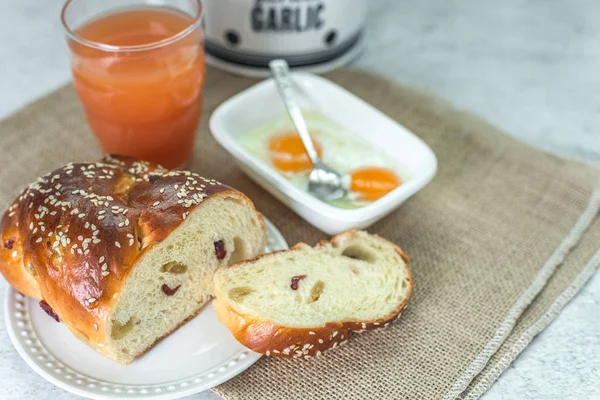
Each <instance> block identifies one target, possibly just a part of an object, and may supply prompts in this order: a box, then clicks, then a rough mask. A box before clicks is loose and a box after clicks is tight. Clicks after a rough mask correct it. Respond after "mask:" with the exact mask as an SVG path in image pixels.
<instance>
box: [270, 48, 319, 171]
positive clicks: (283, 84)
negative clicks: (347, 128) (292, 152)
mask: <svg viewBox="0 0 600 400" xmlns="http://www.w3.org/2000/svg"><path fill="white" fill-rule="evenodd" d="M269 68H271V73H272V74H273V79H275V83H276V84H277V89H278V90H279V95H280V96H281V99H282V100H283V103H284V105H285V108H286V109H287V112H288V114H289V115H290V118H291V119H292V123H293V124H294V126H295V127H296V131H297V132H298V135H300V139H302V143H303V144H304V147H305V148H306V151H307V153H308V156H309V157H310V160H311V161H312V163H313V165H316V164H318V163H320V162H321V159H320V157H319V154H318V153H317V150H316V149H315V145H314V143H313V141H312V138H311V137H310V134H309V132H308V127H307V126H306V121H304V117H303V116H302V111H301V110H300V106H298V103H297V102H296V91H295V90H294V84H293V82H292V79H291V77H290V68H289V66H288V63H287V62H286V61H285V60H273V61H271V62H270V63H269Z"/></svg>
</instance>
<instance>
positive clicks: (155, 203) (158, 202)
mask: <svg viewBox="0 0 600 400" xmlns="http://www.w3.org/2000/svg"><path fill="white" fill-rule="evenodd" d="M159 204H160V201H155V202H154V204H152V206H154V207H156V206H157V205H159Z"/></svg>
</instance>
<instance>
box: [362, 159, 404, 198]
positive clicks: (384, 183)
mask: <svg viewBox="0 0 600 400" xmlns="http://www.w3.org/2000/svg"><path fill="white" fill-rule="evenodd" d="M401 184H402V180H401V179H400V178H399V177H398V176H396V174H394V173H393V172H392V171H390V170H388V169H385V168H377V167H366V168H361V169H357V170H356V171H354V172H352V174H351V183H350V190H351V191H352V192H354V193H356V194H358V197H359V199H360V200H367V201H374V200H377V199H379V198H380V197H383V196H385V195H386V194H388V193H389V192H391V191H392V190H394V189H396V188H397V187H398V186H400V185H401Z"/></svg>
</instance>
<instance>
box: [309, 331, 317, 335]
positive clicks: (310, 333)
mask: <svg viewBox="0 0 600 400" xmlns="http://www.w3.org/2000/svg"><path fill="white" fill-rule="evenodd" d="M308 334H309V335H316V333H314V332H313V331H308Z"/></svg>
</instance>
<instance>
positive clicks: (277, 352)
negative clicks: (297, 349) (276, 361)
mask: <svg viewBox="0 0 600 400" xmlns="http://www.w3.org/2000/svg"><path fill="white" fill-rule="evenodd" d="M273 353H275V354H279V353H281V352H280V351H279V350H273Z"/></svg>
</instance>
